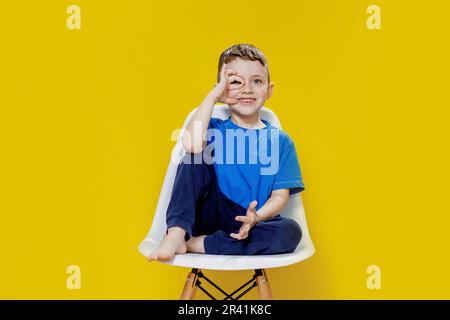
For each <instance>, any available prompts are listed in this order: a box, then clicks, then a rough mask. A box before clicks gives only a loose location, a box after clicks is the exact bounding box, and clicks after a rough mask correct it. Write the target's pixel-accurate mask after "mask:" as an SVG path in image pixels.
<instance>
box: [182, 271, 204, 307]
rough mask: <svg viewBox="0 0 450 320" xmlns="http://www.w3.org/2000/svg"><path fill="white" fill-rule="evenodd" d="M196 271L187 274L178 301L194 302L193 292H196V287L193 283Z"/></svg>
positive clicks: (195, 280) (196, 277)
mask: <svg viewBox="0 0 450 320" xmlns="http://www.w3.org/2000/svg"><path fill="white" fill-rule="evenodd" d="M198 272H199V270H198V269H192V270H191V272H189V273H188V276H187V279H186V283H185V284H184V288H183V292H182V293H181V298H180V300H194V299H195V292H196V290H197V286H196V285H195V283H196V282H197V279H198V276H197V273H198Z"/></svg>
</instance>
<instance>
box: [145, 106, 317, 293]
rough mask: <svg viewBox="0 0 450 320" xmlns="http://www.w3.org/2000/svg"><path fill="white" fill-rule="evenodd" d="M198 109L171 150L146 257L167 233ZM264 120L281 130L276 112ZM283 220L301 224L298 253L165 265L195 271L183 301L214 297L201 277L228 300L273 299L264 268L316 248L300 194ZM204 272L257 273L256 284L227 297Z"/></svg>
mask: <svg viewBox="0 0 450 320" xmlns="http://www.w3.org/2000/svg"><path fill="white" fill-rule="evenodd" d="M196 109H197V108H195V109H194V110H192V111H191V112H190V114H189V115H188V117H187V118H186V120H185V122H184V124H183V128H182V130H181V133H180V135H179V137H178V140H177V143H176V145H175V147H174V149H173V151H172V158H171V161H170V163H169V168H168V170H167V173H166V176H165V178H164V183H163V186H162V190H161V193H160V196H159V200H158V205H157V207H156V213H155V216H154V218H153V223H152V226H151V228H150V231H149V233H148V235H147V237H146V238H145V239H144V240H143V241H142V242H141V244H140V245H139V248H138V249H139V252H140V253H142V254H143V255H144V256H148V255H149V254H150V253H151V252H152V251H153V250H154V249H156V248H157V247H158V246H159V244H160V242H161V241H162V239H163V237H164V235H165V234H166V210H167V207H168V205H169V201H170V197H171V193H172V188H173V183H174V180H175V175H176V172H177V167H178V163H179V161H180V160H181V158H182V157H183V155H184V154H185V151H184V149H183V147H182V136H183V132H184V130H185V128H186V126H187V124H188V123H189V120H190V119H191V117H192V116H193V114H194V112H195V111H196ZM260 112H261V113H260V114H261V118H262V119H264V120H267V121H269V122H270V123H271V124H272V125H274V126H276V127H278V128H280V129H281V124H280V122H279V120H278V118H277V116H276V115H275V113H274V112H273V111H271V110H270V109H268V108H265V107H263V108H261V111H260ZM229 115H230V111H229V108H228V106H227V105H216V106H215V107H214V111H213V115H212V116H213V117H215V118H221V119H226V118H228V117H229ZM281 215H282V216H284V217H289V218H292V219H294V220H295V221H297V222H298V224H299V225H300V227H301V230H302V239H301V241H300V243H299V245H298V246H297V248H296V250H295V251H294V252H292V253H287V254H276V255H254V256H237V255H208V254H196V253H185V254H176V255H175V258H174V259H173V260H171V261H166V262H162V263H166V264H170V265H173V266H180V267H188V268H192V270H191V272H190V273H189V274H188V278H187V282H186V284H185V287H184V289H183V293H182V296H181V299H194V296H195V289H196V287H199V288H200V289H201V290H202V291H204V292H205V293H206V294H207V295H208V296H209V297H211V298H212V299H214V297H213V296H212V295H211V294H210V293H208V292H207V291H206V290H205V289H204V288H203V287H202V286H201V282H200V280H199V278H204V279H205V280H206V281H208V282H209V283H210V284H211V285H213V286H214V287H216V289H218V290H219V291H221V292H222V293H223V294H224V295H225V299H239V298H240V297H242V296H243V295H244V294H245V293H247V292H248V291H249V290H251V289H252V288H253V287H256V286H257V287H258V289H259V293H260V297H261V299H271V298H272V294H271V291H270V287H269V284H268V280H267V274H266V271H265V270H264V269H268V268H276V267H284V266H288V265H291V264H294V263H297V262H300V261H302V260H305V259H307V258H309V257H311V256H312V255H313V254H314V251H315V249H314V245H313V243H312V241H311V237H310V235H309V232H308V226H307V224H306V218H305V212H304V209H303V202H302V197H301V193H296V194H293V195H290V197H289V201H288V204H287V206H286V207H285V208H284V210H283V211H282V212H281ZM201 269H206V270H255V275H254V276H253V278H252V279H251V280H250V281H249V282H247V284H249V283H251V282H253V284H252V286H251V287H250V288H249V289H247V290H246V291H245V292H244V293H241V294H240V295H239V296H238V297H233V295H234V294H237V293H238V292H239V291H240V290H241V289H243V288H244V286H246V285H247V284H245V285H244V286H242V287H241V288H239V289H238V290H235V291H234V292H233V293H231V294H228V293H226V292H225V291H223V290H222V289H220V288H219V287H218V286H217V285H215V284H214V283H213V282H212V281H211V280H209V279H208V278H206V276H205V275H204V274H203V273H202V272H201Z"/></svg>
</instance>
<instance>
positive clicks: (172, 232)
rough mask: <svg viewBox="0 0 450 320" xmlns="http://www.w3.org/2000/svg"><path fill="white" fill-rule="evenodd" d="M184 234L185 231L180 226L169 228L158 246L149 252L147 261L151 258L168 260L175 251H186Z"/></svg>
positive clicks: (151, 259)
mask: <svg viewBox="0 0 450 320" xmlns="http://www.w3.org/2000/svg"><path fill="white" fill-rule="evenodd" d="M185 234H186V231H184V230H183V229H181V228H178V227H172V228H170V229H169V232H168V233H167V234H166V236H165V237H164V239H163V241H162V242H161V244H160V245H159V247H158V248H157V249H155V250H154V251H153V252H152V253H150V255H149V256H148V257H147V260H148V261H149V262H150V261H153V260H160V261H168V260H172V259H173V257H174V256H175V253H186V241H184V235H185Z"/></svg>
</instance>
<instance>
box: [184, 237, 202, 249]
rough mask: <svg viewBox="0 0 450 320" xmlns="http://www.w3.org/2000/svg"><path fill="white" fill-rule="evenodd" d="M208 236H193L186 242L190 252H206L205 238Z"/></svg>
mask: <svg viewBox="0 0 450 320" xmlns="http://www.w3.org/2000/svg"><path fill="white" fill-rule="evenodd" d="M205 237H206V236H198V237H191V238H190V239H189V240H188V241H187V242H186V247H187V251H188V252H193V253H205V245H204V239H205Z"/></svg>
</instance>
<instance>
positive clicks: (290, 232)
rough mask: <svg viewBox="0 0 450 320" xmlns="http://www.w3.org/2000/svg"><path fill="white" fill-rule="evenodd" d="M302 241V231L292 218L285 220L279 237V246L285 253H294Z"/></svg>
mask: <svg viewBox="0 0 450 320" xmlns="http://www.w3.org/2000/svg"><path fill="white" fill-rule="evenodd" d="M301 239H302V229H301V228H300V226H299V224H298V223H297V222H296V221H295V220H293V219H290V218H283V220H282V222H281V228H280V229H279V234H278V235H277V242H278V243H277V245H278V247H279V248H280V250H281V251H283V252H285V253H291V252H294V251H295V249H296V248H297V246H298V244H299V243H300V240H301Z"/></svg>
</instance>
